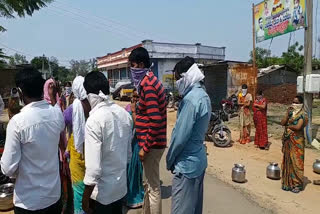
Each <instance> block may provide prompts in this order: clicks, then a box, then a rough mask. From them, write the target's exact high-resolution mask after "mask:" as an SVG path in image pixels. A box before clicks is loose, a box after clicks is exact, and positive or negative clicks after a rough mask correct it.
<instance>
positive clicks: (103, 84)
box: [83, 71, 110, 95]
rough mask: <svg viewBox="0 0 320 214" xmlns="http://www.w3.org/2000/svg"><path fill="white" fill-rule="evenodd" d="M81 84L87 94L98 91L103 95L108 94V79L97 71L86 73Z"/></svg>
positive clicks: (97, 92)
mask: <svg viewBox="0 0 320 214" xmlns="http://www.w3.org/2000/svg"><path fill="white" fill-rule="evenodd" d="M83 86H84V88H85V89H86V91H87V93H88V94H90V93H92V94H99V92H100V91H102V92H103V93H104V94H105V95H108V94H110V88H109V81H108V79H107V78H106V76H105V75H104V74H103V73H101V72H99V71H92V72H90V73H88V74H87V75H86V76H85V78H84V83H83Z"/></svg>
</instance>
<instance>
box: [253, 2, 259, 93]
mask: <svg viewBox="0 0 320 214" xmlns="http://www.w3.org/2000/svg"><path fill="white" fill-rule="evenodd" d="M254 8H255V7H254V4H252V44H253V49H252V72H254V88H253V97H255V96H256V93H257V85H258V80H257V78H258V69H257V67H256V26H255V11H254Z"/></svg>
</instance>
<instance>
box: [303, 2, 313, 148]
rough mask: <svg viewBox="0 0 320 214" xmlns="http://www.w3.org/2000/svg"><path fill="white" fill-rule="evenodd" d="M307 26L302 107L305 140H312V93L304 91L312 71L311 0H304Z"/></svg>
mask: <svg viewBox="0 0 320 214" xmlns="http://www.w3.org/2000/svg"><path fill="white" fill-rule="evenodd" d="M306 3H307V4H306V11H307V27H306V28H305V32H304V72H303V82H304V87H303V88H304V109H305V111H306V112H307V114H308V118H309V121H308V125H307V127H306V134H307V140H308V142H309V143H311V142H312V103H313V94H312V93H306V90H305V89H306V76H307V75H309V74H311V73H312V34H313V32H312V31H313V0H306Z"/></svg>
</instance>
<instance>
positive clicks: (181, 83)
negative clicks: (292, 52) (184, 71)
mask: <svg viewBox="0 0 320 214" xmlns="http://www.w3.org/2000/svg"><path fill="white" fill-rule="evenodd" d="M185 85H186V84H185V80H184V78H183V77H182V78H181V79H179V80H177V81H176V87H177V89H178V92H179V95H180V96H182V95H183V94H184V91H185Z"/></svg>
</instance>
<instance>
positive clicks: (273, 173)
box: [267, 162, 281, 180]
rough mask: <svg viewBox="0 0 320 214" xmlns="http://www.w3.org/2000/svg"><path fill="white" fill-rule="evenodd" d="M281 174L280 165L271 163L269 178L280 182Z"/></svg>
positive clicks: (268, 172) (268, 169)
mask: <svg viewBox="0 0 320 214" xmlns="http://www.w3.org/2000/svg"><path fill="white" fill-rule="evenodd" d="M280 173H281V169H280V167H279V166H278V163H273V162H271V163H270V165H269V166H268V167H267V178H270V179H273V180H279V179H280V178H281V177H280Z"/></svg>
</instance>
